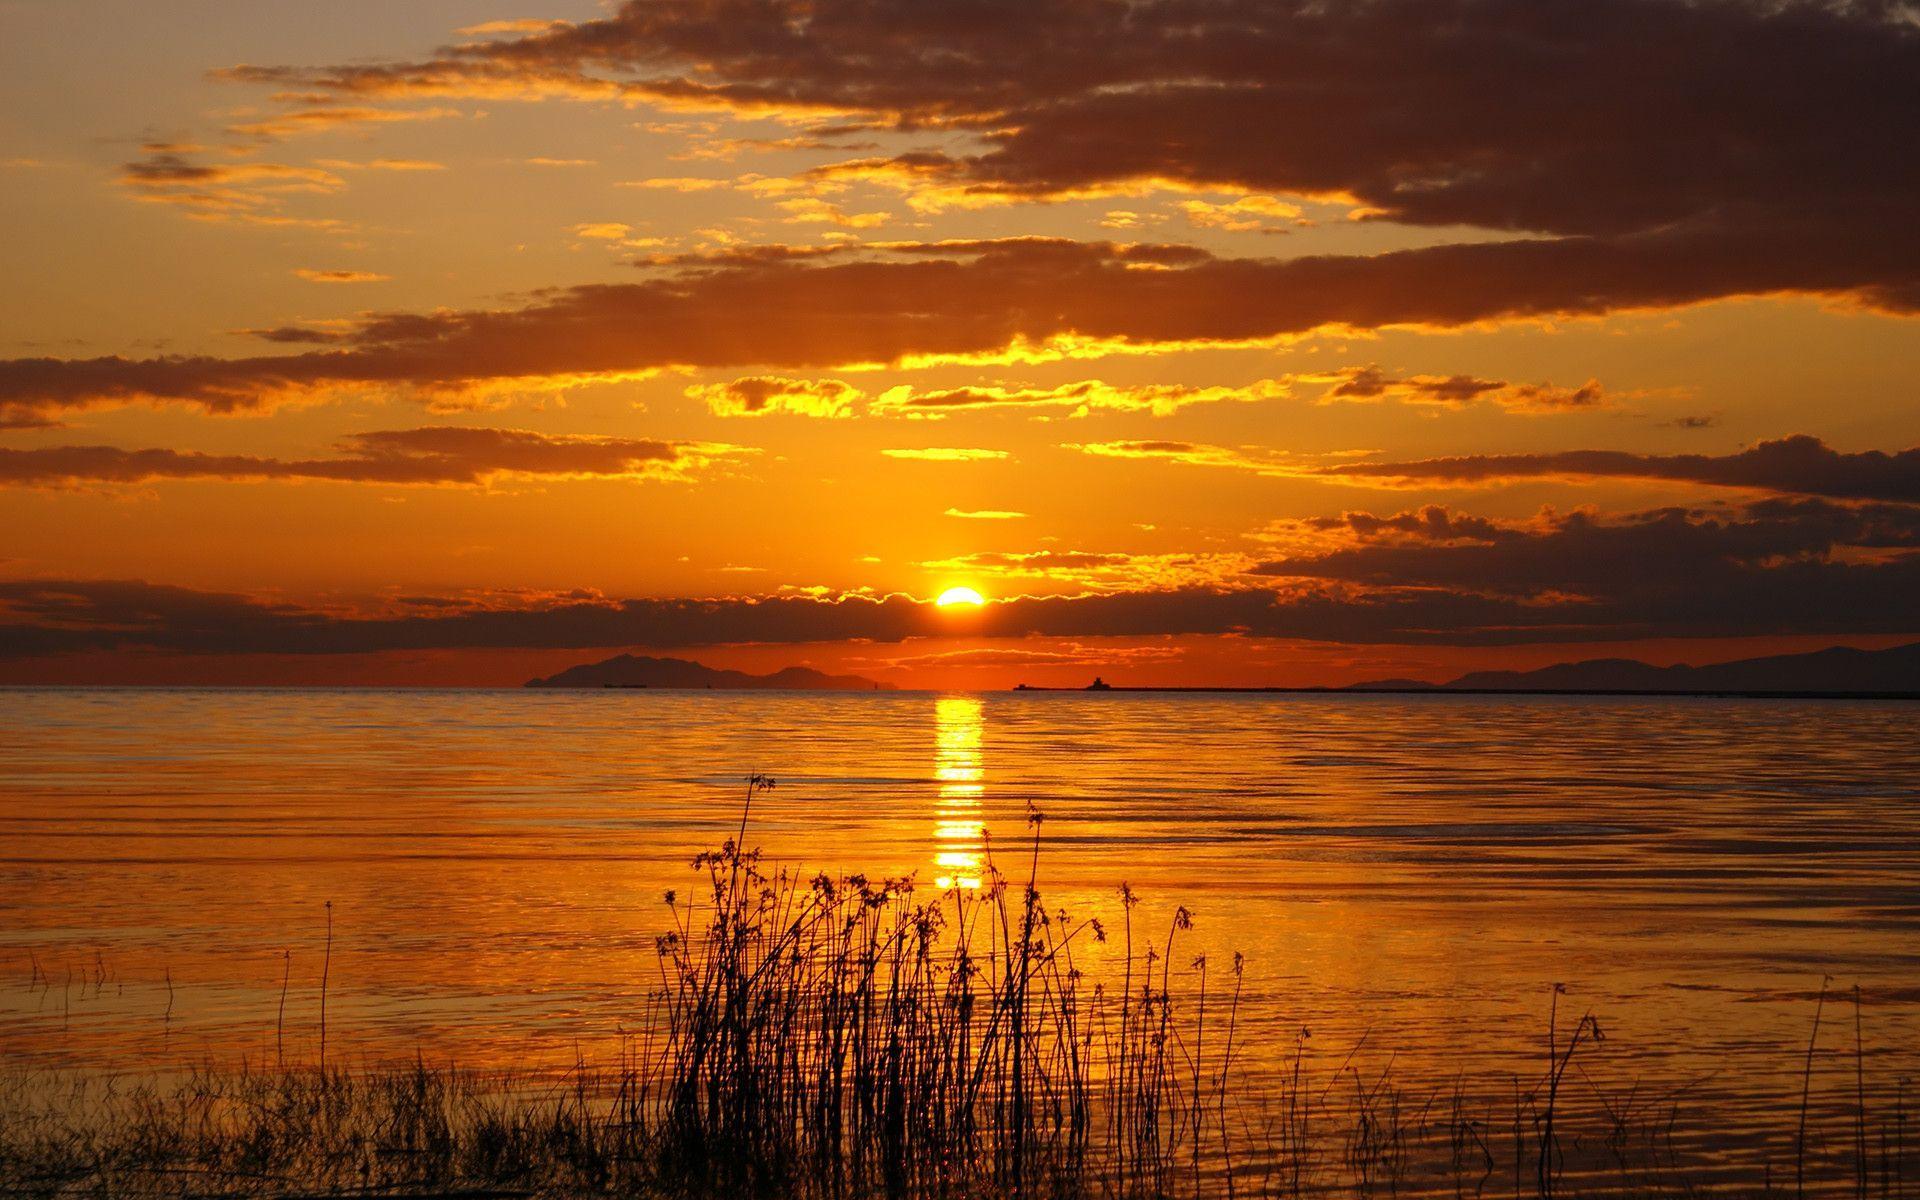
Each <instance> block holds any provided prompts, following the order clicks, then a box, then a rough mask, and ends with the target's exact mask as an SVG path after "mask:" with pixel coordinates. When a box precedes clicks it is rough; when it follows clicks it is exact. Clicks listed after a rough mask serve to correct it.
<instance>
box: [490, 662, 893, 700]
mask: <svg viewBox="0 0 1920 1200" xmlns="http://www.w3.org/2000/svg"><path fill="white" fill-rule="evenodd" d="M526 686H527V687H538V688H603V687H630V688H640V687H645V688H715V689H736V690H739V689H750V688H761V689H765V688H791V689H794V690H798V691H816V692H827V691H832V692H871V691H875V690H879V691H892V690H893V685H892V684H887V683H876V682H874V681H873V680H871V679H863V678H861V677H860V676H858V675H828V674H826V673H825V672H822V671H816V670H814V669H813V668H812V667H786V668H783V669H781V670H779V671H775V672H774V673H773V674H771V675H749V674H748V673H747V672H745V671H728V670H720V669H718V668H715V667H709V666H706V665H704V664H702V663H697V662H693V661H692V660H690V659H685V658H647V657H645V656H643V655H635V654H621V655H617V656H615V657H613V658H609V659H605V660H603V661H601V662H596V663H582V664H580V665H579V666H577V667H568V668H567V669H566V670H564V671H561V672H559V673H558V674H555V675H549V676H547V677H546V678H545V679H529V680H527V682H526Z"/></svg>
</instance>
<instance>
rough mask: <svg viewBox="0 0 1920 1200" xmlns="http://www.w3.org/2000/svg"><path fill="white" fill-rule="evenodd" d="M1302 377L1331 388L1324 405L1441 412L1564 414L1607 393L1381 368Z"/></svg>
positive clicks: (1603, 399) (1596, 386)
mask: <svg viewBox="0 0 1920 1200" xmlns="http://www.w3.org/2000/svg"><path fill="white" fill-rule="evenodd" d="M1298 378H1299V379H1300V380H1301V382H1303V383H1319V384H1326V385H1329V386H1328V387H1327V391H1326V392H1325V393H1324V394H1323V395H1322V396H1321V402H1322V403H1328V404H1331V403H1337V402H1341V401H1348V402H1366V401H1376V400H1393V401H1397V402H1399V403H1401V404H1422V405H1432V406H1434V407H1438V408H1453V409H1459V408H1465V407H1467V406H1468V405H1470V404H1494V405H1498V406H1499V407H1501V408H1506V409H1510V410H1514V411H1518V412H1564V411H1568V410H1573V409H1583V408H1598V407H1601V406H1603V405H1605V404H1606V403H1607V395H1606V392H1605V390H1604V389H1602V388H1601V386H1600V381H1599V380H1597V379H1589V380H1587V382H1586V383H1584V384H1582V385H1580V386H1579V387H1575V388H1568V387H1555V386H1554V385H1552V384H1548V383H1509V382H1507V381H1506V380H1504V379H1481V378H1478V377H1476V376H1472V375H1407V376H1393V375H1390V374H1388V373H1387V372H1386V371H1383V370H1382V369H1380V368H1379V367H1377V366H1365V367H1348V368H1345V369H1343V370H1339V371H1330V372H1324V373H1321V374H1317V375H1302V376H1299V377H1298Z"/></svg>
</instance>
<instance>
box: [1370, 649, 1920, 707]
mask: <svg viewBox="0 0 1920 1200" xmlns="http://www.w3.org/2000/svg"><path fill="white" fill-rule="evenodd" d="M1346 690H1348V691H1356V692H1368V691H1373V692H1384V691H1392V692H1404V691H1436V692H1450V691H1500V692H1767V693H1786V694H1799V695H1872V694H1897V695H1907V694H1916V693H1920V642H1912V643H1909V644H1907V645H1905V646H1894V647H1890V648H1889V649H1886V650H1855V649H1853V648H1851V647H1848V646H1832V647H1829V648H1828V649H1825V650H1816V651H1814V652H1813V653H1811V654H1776V655H1771V656H1769V657H1766V658H1743V659H1738V660H1736V661H1734V662H1724V663H1714V664H1712V665H1710V666H1704V667H1690V666H1686V665H1685V664H1676V665H1674V666H1671V667H1656V666H1653V665H1652V664H1650V663H1643V662H1640V661H1638V660H1637V659H1631V658H1594V659H1588V660H1586V661H1584V662H1571V663H1555V664H1554V665H1553V666H1550V667H1541V668H1540V669H1539V670H1537V671H1473V672H1470V673H1468V674H1466V675H1462V676H1460V677H1459V678H1458V679H1453V680H1449V681H1447V682H1446V683H1437V684H1436V683H1426V682H1424V681H1422V680H1418V679H1378V680H1373V681H1371V682H1368V683H1356V684H1354V685H1352V686H1351V687H1349V688H1347V689H1346Z"/></svg>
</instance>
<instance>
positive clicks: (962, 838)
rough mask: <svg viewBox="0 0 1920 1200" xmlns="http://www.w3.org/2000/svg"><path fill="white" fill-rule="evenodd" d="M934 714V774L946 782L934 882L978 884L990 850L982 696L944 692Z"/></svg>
mask: <svg viewBox="0 0 1920 1200" xmlns="http://www.w3.org/2000/svg"><path fill="white" fill-rule="evenodd" d="M933 719H934V752H933V777H934V779H935V780H936V781H938V783H939V785H940V794H939V798H938V799H937V800H935V802H934V822H933V840H934V846H935V847H936V850H935V853H934V856H933V862H934V867H935V869H936V871H937V872H938V874H936V875H935V876H934V884H935V885H936V886H938V887H940V888H956V887H958V888H978V887H979V886H980V872H981V862H982V858H983V855H984V854H985V851H986V825H985V824H984V820H983V819H984V816H985V813H984V810H983V809H982V807H981V803H982V801H983V799H984V798H985V795H986V790H987V789H986V784H985V782H984V780H985V777H986V770H985V767H984V766H983V765H982V760H981V756H980V740H981V728H982V722H981V708H980V700H979V698H978V697H976V696H942V697H940V698H939V699H938V700H936V701H934V709H933Z"/></svg>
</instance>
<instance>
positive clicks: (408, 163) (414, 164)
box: [314, 158, 447, 171]
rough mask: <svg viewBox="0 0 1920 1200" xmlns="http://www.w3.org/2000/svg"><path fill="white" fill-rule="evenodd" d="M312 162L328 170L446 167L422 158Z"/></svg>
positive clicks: (406, 169) (428, 169) (329, 159)
mask: <svg viewBox="0 0 1920 1200" xmlns="http://www.w3.org/2000/svg"><path fill="white" fill-rule="evenodd" d="M314 163H315V165H317V166H322V167H326V168H327V169H328V170H330V171H444V170H446V169H447V164H445V163H438V162H433V161H431V160H428V159H424V158H371V159H367V160H366V161H364V162H362V161H358V160H355V159H350V158H317V159H315V160H314Z"/></svg>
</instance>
